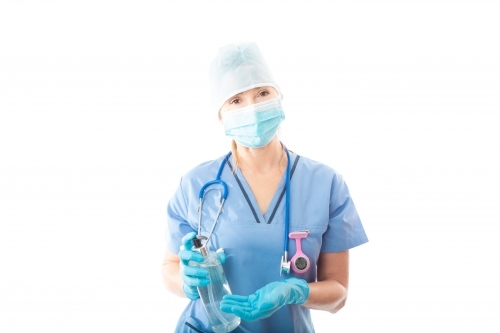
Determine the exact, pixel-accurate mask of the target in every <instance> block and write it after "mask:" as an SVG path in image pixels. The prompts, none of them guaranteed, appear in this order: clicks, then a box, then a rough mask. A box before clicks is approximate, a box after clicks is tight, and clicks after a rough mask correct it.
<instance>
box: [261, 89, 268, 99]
mask: <svg viewBox="0 0 500 333" xmlns="http://www.w3.org/2000/svg"><path fill="white" fill-rule="evenodd" d="M267 95H269V91H267V90H262V91H261V92H259V97H264V96H267Z"/></svg>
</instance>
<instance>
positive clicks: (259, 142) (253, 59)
mask: <svg viewBox="0 0 500 333" xmlns="http://www.w3.org/2000/svg"><path fill="white" fill-rule="evenodd" d="M210 78H211V89H212V97H213V106H214V110H217V111H218V116H219V120H220V121H221V122H222V124H223V125H224V129H225V133H226V135H227V136H229V137H230V138H232V149H231V150H232V154H231V156H230V157H229V158H227V161H226V160H225V156H222V157H219V158H218V159H216V160H214V161H209V162H205V163H203V164H200V165H199V166H197V167H195V168H194V169H193V170H191V171H189V172H188V173H187V174H186V175H184V176H183V177H182V179H181V182H180V185H179V187H178V189H177V192H176V193H175V194H174V196H173V198H172V199H171V200H170V202H169V204H168V209H167V213H168V230H167V233H166V241H167V246H168V249H167V251H166V253H165V258H164V263H163V268H162V274H163V277H164V282H165V286H166V288H167V289H169V290H170V291H172V292H173V293H175V294H177V295H179V296H181V297H188V298H190V299H191V300H192V301H191V302H190V303H189V305H188V306H187V307H186V309H185V311H184V313H183V314H182V315H181V318H180V319H179V323H178V325H177V329H176V332H212V330H211V328H210V324H209V322H208V319H207V316H206V314H205V312H204V309H203V306H202V304H201V301H200V299H199V295H198V292H197V287H198V286H205V285H207V284H208V283H209V282H210V281H209V280H208V279H207V278H206V274H207V271H206V270H204V269H202V268H200V267H196V268H195V267H190V266H189V265H188V262H189V261H190V260H191V261H198V262H201V261H202V260H203V258H202V257H201V255H200V254H199V253H197V252H195V251H192V250H191V248H192V239H193V238H194V237H195V232H196V231H197V229H198V210H197V209H198V203H199V199H198V193H199V191H200V188H201V187H202V186H203V185H204V184H206V183H207V182H209V181H211V180H213V179H215V177H216V174H217V172H218V170H219V167H220V166H221V164H222V165H223V166H222V167H223V169H222V173H221V179H222V180H223V181H225V182H226V183H227V186H228V191H229V194H228V197H227V200H226V201H225V203H224V206H223V211H222V213H221V214H220V217H219V219H218V222H217V225H216V228H215V230H214V233H213V235H212V237H211V240H210V246H211V247H212V249H217V248H224V252H225V255H221V256H220V258H221V261H222V262H224V265H223V267H224V271H225V274H226V277H227V280H228V282H229V285H230V286H231V291H232V293H233V295H232V296H229V297H227V296H226V298H225V299H224V300H223V301H222V302H221V305H220V309H221V310H222V311H225V312H229V313H234V314H235V315H237V316H239V317H240V318H241V319H242V321H241V324H240V325H239V326H238V327H237V328H236V329H235V330H234V331H233V332H314V327H313V324H312V321H311V316H310V309H316V310H324V311H329V312H331V313H336V312H337V311H339V310H340V309H341V308H342V307H343V306H344V304H345V302H346V298H347V288H348V268H349V251H348V250H349V249H350V248H353V247H355V246H358V245H360V244H363V243H365V242H367V241H368V239H367V237H366V234H365V232H364V230H363V227H362V225H361V221H360V219H359V216H358V213H357V211H356V208H355V207H354V204H353V202H352V199H351V197H350V195H349V191H348V188H347V185H346V184H345V182H344V180H343V178H342V176H340V175H339V174H338V173H337V172H335V170H333V169H332V168H330V167H328V166H326V165H323V164H321V163H318V162H315V161H312V160H309V159H307V158H305V157H303V156H299V155H297V154H295V153H293V152H292V151H290V150H287V148H286V147H285V146H284V145H283V144H282V143H281V142H280V141H279V138H278V136H277V132H278V128H279V125H280V123H281V121H282V120H283V119H284V113H283V109H282V108H281V99H282V95H281V91H280V89H279V87H278V85H277V84H276V83H275V80H274V79H273V77H272V75H271V72H270V70H269V68H268V66H267V65H266V62H265V60H264V59H263V57H262V55H261V53H260V51H259V49H258V47H257V45H256V44H255V43H244V44H239V45H228V46H226V47H224V48H222V49H220V51H219V55H218V56H217V58H216V59H215V60H214V61H213V62H212V65H211V69H210ZM287 174H289V180H288V181H287ZM287 183H288V184H289V186H288V187H287V186H286V184H287ZM214 192H216V191H214ZM287 192H288V193H287ZM287 198H288V200H289V202H288V205H287V202H286V201H287ZM219 203H220V197H219V196H217V195H213V196H210V195H207V198H206V199H205V203H204V206H203V213H202V217H203V218H202V221H203V222H202V229H203V230H204V231H205V230H207V231H206V232H207V233H208V231H209V230H210V229H211V227H212V225H211V223H212V222H213V220H214V218H215V216H216V214H217V209H218V207H219ZM287 206H288V207H289V208H288V213H287ZM287 217H288V218H287ZM287 220H288V221H289V222H288V226H287V223H286V221H287ZM203 223H206V224H207V225H204V224H203ZM287 229H289V231H288V232H296V231H306V230H307V231H308V234H307V233H306V235H307V237H306V238H303V239H301V245H302V251H303V253H304V254H305V255H306V256H307V257H308V259H309V262H306V261H303V262H302V263H301V265H303V266H302V267H299V264H297V266H296V267H293V269H292V270H290V271H289V272H287V271H288V270H287V265H286V264H285V265H283V264H282V263H283V262H287V259H288V260H289V258H286V259H285V258H283V256H284V247H285V244H286V245H288V247H289V248H288V252H289V253H290V257H291V256H292V255H294V254H295V253H296V252H297V247H296V240H294V239H289V238H288V232H287V231H286V230H287ZM285 233H286V236H285ZM284 239H286V241H284ZM284 243H285V244H284ZM179 248H181V251H180V252H179ZM226 256H227V257H226ZM280 258H281V260H280ZM297 263H298V262H297ZM305 266H307V267H306V268H304V267H305ZM309 268H310V269H309Z"/></svg>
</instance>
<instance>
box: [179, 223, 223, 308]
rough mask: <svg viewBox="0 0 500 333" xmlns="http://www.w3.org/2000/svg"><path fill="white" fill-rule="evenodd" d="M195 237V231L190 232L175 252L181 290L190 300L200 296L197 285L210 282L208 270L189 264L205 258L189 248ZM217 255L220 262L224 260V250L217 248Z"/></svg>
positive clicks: (204, 284)
mask: <svg viewBox="0 0 500 333" xmlns="http://www.w3.org/2000/svg"><path fill="white" fill-rule="evenodd" d="M195 237H196V233H195V232H190V233H189V234H187V235H185V236H184V237H183V238H182V246H181V250H180V251H179V253H178V254H177V255H178V257H179V259H180V273H181V277H182V290H183V291H184V293H185V294H186V296H187V297H188V298H189V299H190V300H193V301H194V300H195V299H198V298H200V295H199V294H198V288H197V287H203V286H206V285H208V284H209V283H210V279H209V277H208V271H207V270H206V269H205V268H202V267H199V266H191V265H189V262H190V261H194V262H197V263H201V262H203V260H205V259H204V258H203V256H202V255H201V253H199V252H197V251H193V250H191V249H192V248H193V239H194V238H195ZM217 256H218V257H219V261H220V262H221V264H224V263H225V262H226V255H225V254H224V250H222V249H219V250H217Z"/></svg>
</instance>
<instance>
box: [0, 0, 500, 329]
mask: <svg viewBox="0 0 500 333" xmlns="http://www.w3.org/2000/svg"><path fill="white" fill-rule="evenodd" d="M178 3H181V1H175V2H174V1H150V0H141V1H118V0H116V1H107V0H99V1H94V0H92V1H91V0H86V1H66V0H65V1H2V2H1V4H0V198H1V201H0V220H1V224H0V331H2V332H117V331H120V332H172V331H173V327H174V325H175V323H176V321H177V317H178V315H179V314H180V312H181V310H182V308H183V307H184V305H185V304H186V301H185V300H183V299H180V298H177V297H174V296H172V295H170V294H169V293H168V292H167V291H166V290H165V289H164V287H163V284H162V279H161V276H160V264H161V259H162V256H163V251H164V249H165V243H164V239H163V233H164V231H165V227H166V213H165V208H166V204H167V202H168V200H169V198H170V196H171V195H172V194H173V191H174V190H175V188H176V186H177V184H178V182H179V178H180V177H181V175H182V174H183V173H184V172H186V171H187V170H188V169H190V168H192V167H194V166H195V165H197V164H199V163H201V162H202V161H205V160H208V159H213V158H216V157H218V156H220V155H222V154H224V153H225V152H226V151H227V150H228V141H227V139H226V138H225V137H224V135H223V131H222V128H221V125H220V124H219V123H218V122H217V118H216V114H215V113H214V112H213V110H211V109H210V107H209V103H208V102H209V95H208V78H207V74H208V66H209V63H210V61H211V59H212V58H213V57H214V56H215V53H216V51H217V49H218V48H219V47H221V46H223V45H225V44H227V43H229V42H233V41H256V42H257V43H258V45H259V47H260V49H261V51H262V52H263V54H264V56H265V57H266V59H267V61H268V63H269V65H270V67H271V69H272V71H273V74H274V76H275V78H276V80H277V82H278V84H279V85H280V86H281V88H282V90H283V93H284V100H283V106H284V109H285V112H286V117H287V119H286V121H285V122H284V123H283V125H282V140H283V141H284V142H285V143H286V144H287V145H288V147H289V148H291V149H292V150H294V151H296V152H297V153H298V154H300V155H304V156H307V157H309V158H312V159H315V160H318V161H321V162H324V163H326V164H329V165H331V166H332V167H334V168H335V169H337V170H338V171H339V172H340V173H341V174H342V175H343V176H344V178H345V179H346V181H347V183H348V185H349V187H350V190H351V193H352V195H353V197H354V200H355V203H356V206H357V208H358V211H359V213H360V215H361V218H362V220H363V224H364V226H365V229H366V231H367V233H368V236H369V239H370V242H369V243H368V244H366V245H363V246H361V247H359V248H355V249H353V250H352V251H351V279H350V291H349V299H348V303H347V305H346V307H345V308H344V309H342V310H341V311H340V312H339V313H338V314H336V315H331V314H328V313H321V312H316V311H315V312H314V313H313V316H314V323H315V326H316V328H317V331H318V332H357V331H367V330H371V331H384V332H422V331H430V332H438V331H452V330H457V329H462V330H464V331H465V332H497V331H498V330H499V329H500V321H499V318H500V317H499V315H498V313H499V310H500V308H499V306H498V299H499V297H500V286H499V285H500V282H499V281H500V268H499V256H498V254H497V253H498V250H499V249H500V246H499V245H498V238H499V236H500V227H499V226H500V211H499V210H500V208H499V207H500V204H499V201H500V189H499V188H500V176H499V169H500V162H499V160H500V159H499V158H498V155H499V151H500V134H499V133H500V97H499V94H500V60H499V59H500V51H499V50H500V49H499V41H500V3H499V2H498V1H480V0H471V1H444V0H428V1H336V2H331V1H324V2H319V1H287V2H285V1H283V2H275V1H263V2H258V1H184V2H182V3H185V4H178Z"/></svg>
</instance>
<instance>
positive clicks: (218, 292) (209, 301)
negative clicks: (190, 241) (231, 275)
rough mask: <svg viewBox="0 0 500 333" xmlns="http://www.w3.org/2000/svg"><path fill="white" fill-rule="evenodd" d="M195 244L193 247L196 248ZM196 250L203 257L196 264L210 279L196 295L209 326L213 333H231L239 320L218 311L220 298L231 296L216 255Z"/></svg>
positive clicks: (204, 250) (203, 250)
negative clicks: (203, 258) (205, 271)
mask: <svg viewBox="0 0 500 333" xmlns="http://www.w3.org/2000/svg"><path fill="white" fill-rule="evenodd" d="M196 243H197V242H195V247H197V246H196V245H197V244H196ZM198 244H199V243H198ZM197 250H199V251H200V253H201V254H202V255H203V256H204V257H205V260H204V261H203V262H202V263H199V264H198V263H197V264H198V265H200V266H201V267H203V268H205V269H206V270H208V278H209V279H210V283H209V284H208V285H207V286H205V287H198V293H199V294H200V298H201V301H202V302H203V307H204V308H205V311H206V313H207V316H208V319H209V320H210V325H211V326H212V329H213V331H214V332H215V333H225V332H231V331H232V330H234V329H235V328H236V327H238V326H239V324H240V322H241V319H240V318H239V317H237V316H235V315H234V314H232V313H227V312H224V311H221V310H220V302H221V301H222V297H223V296H224V295H230V294H231V289H229V284H228V282H227V279H226V275H225V274H224V269H223V268H222V264H221V263H220V261H219V258H218V257H217V253H215V252H208V251H207V250H206V248H205V247H201V248H199V247H197ZM193 264H194V263H193Z"/></svg>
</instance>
